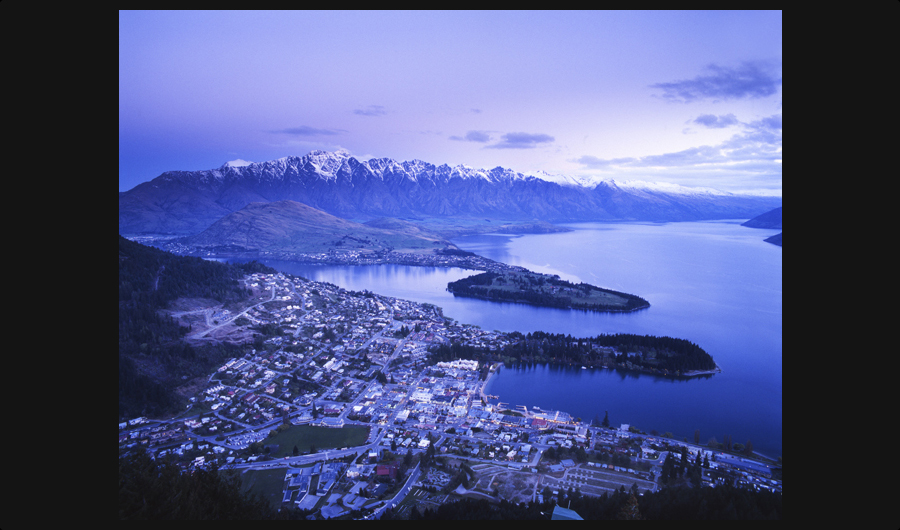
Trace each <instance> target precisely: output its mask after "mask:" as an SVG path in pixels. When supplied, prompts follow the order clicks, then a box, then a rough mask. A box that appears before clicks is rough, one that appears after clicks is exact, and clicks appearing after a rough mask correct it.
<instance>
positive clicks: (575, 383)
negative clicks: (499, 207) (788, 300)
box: [266, 221, 782, 456]
mask: <svg viewBox="0 0 900 530" xmlns="http://www.w3.org/2000/svg"><path fill="white" fill-rule="evenodd" d="M567 226H569V227H570V228H573V232H567V233H560V234H544V235H523V236H509V235H480V236H469V237H465V238H460V239H458V240H455V241H454V243H456V244H457V245H458V246H459V247H460V248H462V249H464V250H468V251H472V252H475V253H477V254H480V255H483V256H485V257H488V258H491V259H494V260H497V261H501V262H504V263H507V264H510V265H519V266H523V267H526V268H528V269H530V270H533V271H535V272H544V273H551V274H559V275H560V277H561V278H563V279H565V280H569V281H574V282H579V281H584V282H586V283H591V284H593V285H597V286H600V287H606V288H610V289H614V290H618V291H623V292H627V293H633V294H637V295H639V296H641V297H643V298H646V299H647V300H648V301H649V302H650V304H651V307H650V308H649V309H646V310H641V311H637V312H635V313H628V314H621V313H613V314H602V313H591V312H584V311H568V310H560V309H550V308H540V307H534V306H527V305H522V304H510V303H496V302H488V301H484V300H476V299H465V298H454V297H453V295H452V294H450V293H448V292H446V284H447V283H448V282H450V281H454V280H456V279H460V278H463V277H466V276H468V275H470V274H474V273H475V271H467V270H463V269H454V268H429V267H411V266H401V265H377V266H362V267H351V266H333V265H329V266H322V265H303V264H297V263H290V262H266V263H267V264H269V265H271V266H273V267H275V268H277V269H279V270H283V271H284V272H288V273H291V274H297V275H301V276H304V277H307V278H309V279H312V280H316V281H324V282H329V283H333V284H335V285H339V286H341V287H344V288H346V289H351V290H357V291H361V290H364V289H367V290H370V291H373V292H376V293H379V294H384V295H388V296H394V297H397V298H406V299H410V300H414V301H417V302H427V303H431V304H435V305H438V306H440V307H442V308H443V309H444V314H445V315H446V316H448V317H451V318H454V319H456V320H458V321H459V322H463V323H469V324H476V325H479V326H481V327H482V328H483V329H487V330H495V329H496V330H500V331H520V332H522V333H528V332H531V331H547V332H553V333H565V334H570V335H572V336H573V337H587V336H595V335H598V334H600V333H638V334H649V335H659V336H662V335H668V336H672V337H678V338H684V339H688V340H690V341H692V342H695V343H697V344H699V345H700V346H701V347H703V348H704V349H705V350H706V351H708V352H709V353H710V354H711V355H712V356H713V357H714V358H715V360H716V362H717V363H718V364H719V366H720V367H721V368H722V370H723V372H722V373H721V374H717V375H715V376H701V377H695V378H691V379H689V380H679V379H668V378H658V377H653V376H648V375H638V374H623V373H619V372H615V371H608V370H580V369H576V370H569V369H561V368H556V367H548V366H539V367H532V368H529V369H521V370H519V369H512V368H504V369H502V370H501V372H500V374H498V375H497V376H496V377H494V378H493V380H492V381H491V384H490V388H489V393H491V394H498V395H500V398H501V400H502V401H504V402H506V403H510V405H511V406H515V405H523V406H527V407H529V408H530V407H532V406H539V407H541V408H544V409H549V410H564V411H566V412H569V413H571V414H572V415H573V416H576V417H581V418H582V419H583V420H585V421H590V420H591V419H593V418H594V417H595V416H596V415H599V417H600V418H602V417H603V414H604V411H609V415H610V420H611V421H612V422H613V424H614V425H618V424H620V423H629V424H632V425H635V426H637V427H639V428H641V429H643V430H645V431H650V430H657V431H659V432H660V433H664V432H666V431H668V432H672V433H673V434H674V435H675V436H677V437H678V438H679V439H681V438H685V437H686V438H688V440H690V441H693V436H694V431H695V430H699V431H700V441H701V443H705V442H706V441H707V440H708V439H709V438H712V437H715V438H716V439H717V440H718V441H720V442H721V441H723V437H724V436H725V435H729V436H731V437H732V439H733V440H734V441H735V442H740V443H746V442H747V440H750V441H752V443H753V445H754V447H755V448H756V449H757V450H758V451H760V452H762V453H764V454H769V455H771V456H778V455H780V454H781V451H782V358H781V353H782V347H781V342H782V327H781V320H782V293H781V286H782V276H781V274H782V264H781V253H782V249H781V247H777V246H774V245H771V244H769V243H765V242H764V241H763V239H764V238H766V237H768V236H770V235H773V234H774V233H776V232H777V231H772V230H755V229H749V228H745V227H742V226H740V221H725V222H700V223H667V224H644V223H584V224H573V225H567Z"/></svg>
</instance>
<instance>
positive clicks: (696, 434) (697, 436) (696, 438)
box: [694, 429, 700, 444]
mask: <svg viewBox="0 0 900 530" xmlns="http://www.w3.org/2000/svg"><path fill="white" fill-rule="evenodd" d="M694 443H695V444H699V443H700V429H695V430H694Z"/></svg>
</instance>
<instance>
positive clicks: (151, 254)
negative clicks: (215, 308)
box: [119, 235, 274, 420]
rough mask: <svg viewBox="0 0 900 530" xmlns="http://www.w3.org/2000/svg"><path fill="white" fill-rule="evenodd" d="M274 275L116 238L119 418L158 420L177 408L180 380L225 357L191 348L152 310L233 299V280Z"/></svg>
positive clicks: (238, 295)
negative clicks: (194, 300)
mask: <svg viewBox="0 0 900 530" xmlns="http://www.w3.org/2000/svg"><path fill="white" fill-rule="evenodd" d="M257 271H265V272H274V270H272V269H270V268H268V267H265V266H263V265H261V264H259V263H248V264H244V265H229V264H225V263H218V262H211V261H205V260H203V259H201V258H190V257H183V256H176V255H174V254H171V253H169V252H164V251H162V250H159V249H155V248H152V247H147V246H144V245H141V244H139V243H135V242H133V241H129V240H128V239H125V238H124V237H122V236H121V235H120V236H119V419H120V420H122V419H128V418H132V417H136V416H144V415H150V416H154V415H160V414H165V413H166V412H172V411H174V410H175V409H176V408H177V407H178V406H179V403H178V399H177V397H176V395H175V392H174V391H175V388H176V386H177V384H178V383H179V382H181V376H183V375H187V376H189V377H191V376H195V375H197V374H201V373H204V371H206V370H208V369H209V368H210V367H211V366H212V363H215V362H218V361H219V360H220V359H221V358H227V357H228V356H229V355H231V354H232V353H233V351H231V350H233V349H234V347H229V346H227V345H221V346H209V347H204V348H192V347H191V346H188V345H187V344H184V343H183V342H182V340H181V339H182V337H183V336H184V333H185V331H186V330H185V329H184V328H182V327H180V326H179V325H178V324H176V323H175V322H174V321H172V320H171V319H169V318H164V317H162V316H160V315H159V310H160V309H163V308H164V307H166V305H167V304H169V303H170V302H172V301H173V300H176V299H177V298H180V297H188V298H210V299H214V300H218V301H220V302H228V301H233V300H241V299H243V298H245V297H246V296H247V292H246V291H245V290H244V289H243V288H242V287H241V286H240V284H239V283H238V279H240V278H241V277H243V276H244V275H246V274H250V273H252V272H257Z"/></svg>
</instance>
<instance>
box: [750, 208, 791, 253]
mask: <svg viewBox="0 0 900 530" xmlns="http://www.w3.org/2000/svg"><path fill="white" fill-rule="evenodd" d="M741 226H746V227H749V228H769V229H777V230H781V206H779V207H778V208H775V209H774V210H771V211H768V212H766V213H764V214H761V215H758V216H756V217H754V218H753V219H750V220H749V221H747V222H745V223H742V224H741ZM764 241H765V242H766V243H772V244H773V245H778V246H779V247H780V246H782V245H781V233H778V234H776V235H774V236H771V237H767V238H766V239H765V240H764Z"/></svg>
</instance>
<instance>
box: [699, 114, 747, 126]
mask: <svg viewBox="0 0 900 530" xmlns="http://www.w3.org/2000/svg"><path fill="white" fill-rule="evenodd" d="M694 123H696V124H699V125H702V126H704V127H709V128H711V129H724V128H725V127H730V126H732V125H737V123H738V119H737V118H736V117H735V116H734V114H726V115H724V116H716V115H714V114H703V115H700V116H697V118H696V119H695V120H694Z"/></svg>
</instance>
